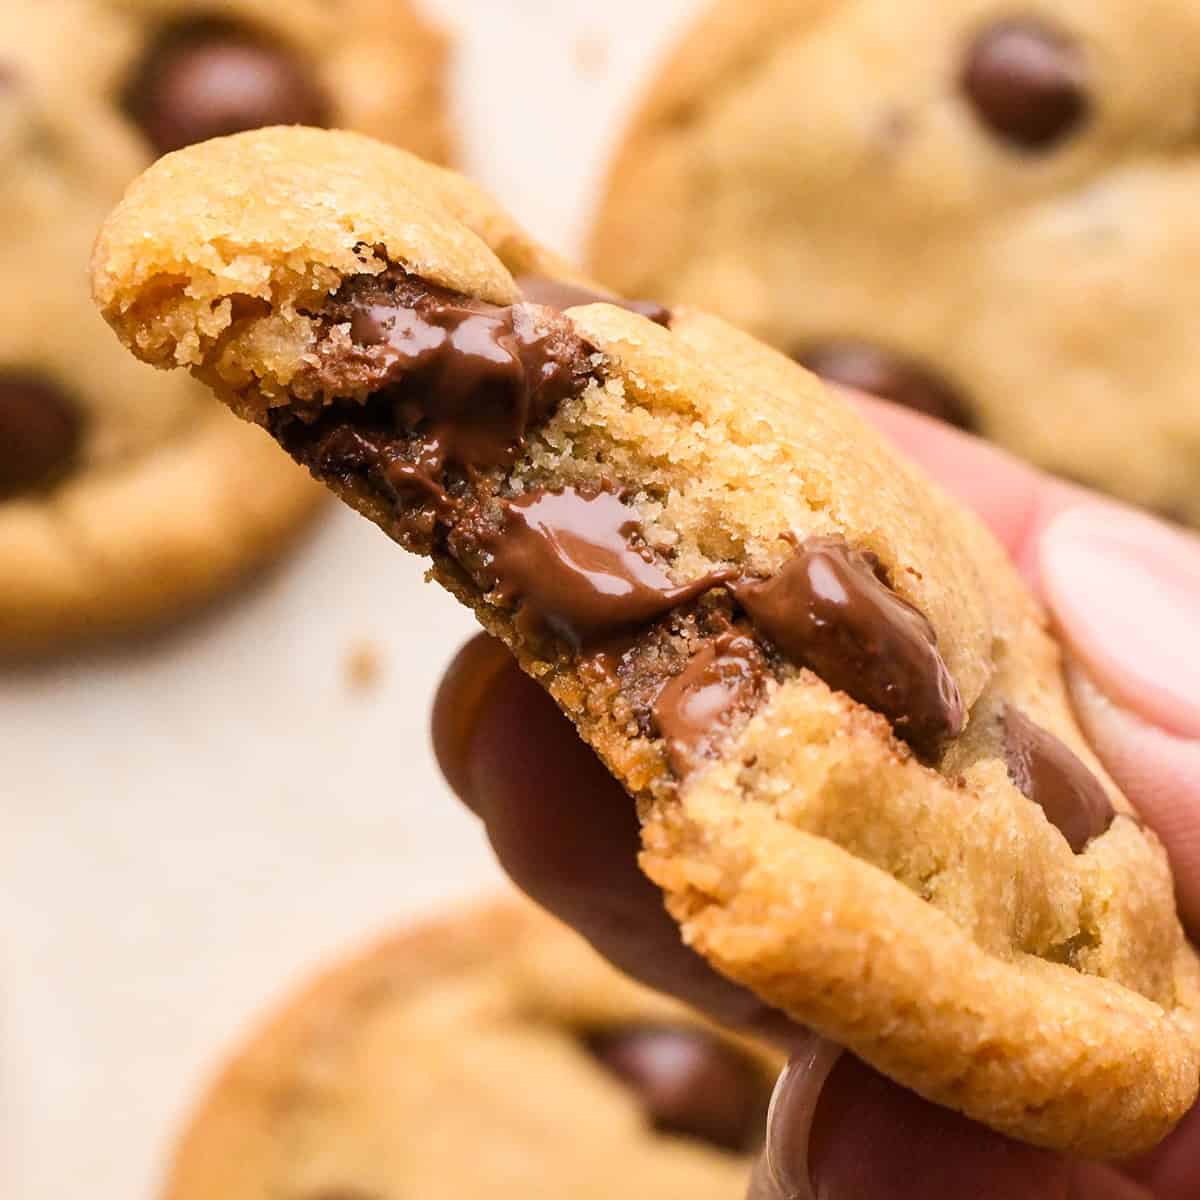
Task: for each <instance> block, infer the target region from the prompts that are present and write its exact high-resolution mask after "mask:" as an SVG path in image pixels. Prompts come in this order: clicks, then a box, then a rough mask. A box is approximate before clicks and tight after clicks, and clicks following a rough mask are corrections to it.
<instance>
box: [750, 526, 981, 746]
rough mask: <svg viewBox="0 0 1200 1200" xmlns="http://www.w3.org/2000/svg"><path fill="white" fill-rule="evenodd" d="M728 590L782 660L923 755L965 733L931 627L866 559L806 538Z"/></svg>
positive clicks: (832, 542)
mask: <svg viewBox="0 0 1200 1200" xmlns="http://www.w3.org/2000/svg"><path fill="white" fill-rule="evenodd" d="M734 595H735V596H736V597H737V600H738V603H739V604H741V605H742V607H743V608H744V609H745V610H746V612H747V613H748V614H749V615H750V618H751V620H753V622H754V624H755V625H756V626H757V627H758V629H759V630H760V631H761V632H762V633H763V634H764V635H765V636H766V637H768V638H770V639H771V641H773V642H774V643H775V645H777V646H778V647H779V649H780V650H782V651H783V653H784V654H786V655H787V656H788V658H790V659H791V660H792V661H793V662H794V663H796V664H797V665H798V666H803V667H808V668H809V669H810V670H812V671H814V672H815V673H816V674H817V675H819V676H820V677H821V678H822V679H823V680H824V681H825V682H826V683H827V684H828V685H829V686H830V687H831V688H834V689H835V690H837V691H841V692H845V693H846V695H848V696H850V697H852V698H853V699H855V700H857V701H858V702H859V703H860V704H865V705H866V706H867V707H868V708H872V709H874V710H875V711H876V712H879V713H882V714H883V715H884V716H885V717H887V719H888V720H889V721H890V722H891V723H892V727H893V729H894V730H895V732H896V735H897V736H898V737H900V738H902V739H903V740H904V741H906V742H908V744H909V745H910V746H912V748H913V749H914V750H915V751H916V752H917V753H918V754H919V755H920V756H921V757H922V758H924V759H926V760H930V761H932V760H933V759H935V758H936V757H937V754H938V752H939V750H940V749H941V747H942V745H943V744H944V743H945V741H946V740H947V739H948V738H951V737H955V736H957V735H958V734H959V733H961V732H962V729H963V726H964V724H965V722H966V713H965V710H964V707H963V702H962V697H961V696H960V694H959V691H958V685H957V684H956V683H955V682H954V678H953V676H951V674H950V671H949V669H948V668H947V666H946V663H945V661H944V660H943V658H942V656H941V654H940V653H939V652H938V648H937V635H936V634H935V633H934V630H933V626H932V625H930V623H929V621H928V620H926V618H925V616H924V614H922V613H920V612H918V611H917V610H916V609H915V608H914V607H913V606H912V605H911V604H909V603H908V602H907V601H905V600H902V599H901V598H900V597H899V596H898V595H896V593H895V592H894V591H892V589H891V588H890V587H888V586H887V584H886V583H885V582H884V581H883V579H882V578H881V577H880V572H879V568H878V563H877V561H876V560H875V559H874V557H873V556H870V555H867V554H864V553H863V552H862V551H860V550H854V549H851V548H850V547H849V546H847V545H846V543H845V542H843V541H842V540H841V539H840V538H830V537H820V538H810V539H809V540H808V541H806V542H804V543H803V544H802V545H801V546H799V547H798V549H797V550H796V553H795V554H794V555H793V556H792V557H791V558H790V559H789V560H788V561H787V562H786V563H785V564H784V566H783V568H782V569H781V570H780V571H779V572H778V573H777V574H776V575H774V576H772V577H771V578H770V579H767V580H763V581H761V582H750V583H741V584H739V585H738V586H737V587H736V588H735V589H734Z"/></svg>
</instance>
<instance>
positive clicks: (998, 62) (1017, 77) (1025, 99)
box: [962, 20, 1090, 151]
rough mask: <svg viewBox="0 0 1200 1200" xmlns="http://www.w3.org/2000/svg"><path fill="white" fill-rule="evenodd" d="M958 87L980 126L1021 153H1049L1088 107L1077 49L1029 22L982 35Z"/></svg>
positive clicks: (1004, 25)
mask: <svg viewBox="0 0 1200 1200" xmlns="http://www.w3.org/2000/svg"><path fill="white" fill-rule="evenodd" d="M962 86H963V88H964V90H965V91H966V94H967V96H968V97H969V98H970V100H971V103H972V105H973V106H974V108H975V112H976V113H977V115H978V116H979V119H980V120H981V121H982V122H983V123H984V125H986V126H987V127H988V129H990V130H991V131H992V132H993V133H994V134H996V135H997V136H998V137H1000V138H1002V139H1004V140H1005V141H1006V142H1009V143H1011V144H1012V145H1014V146H1018V147H1020V148H1021V149H1023V150H1029V151H1040V150H1049V149H1051V148H1052V147H1053V146H1055V145H1057V144H1058V143H1060V142H1061V141H1063V139H1064V138H1066V137H1067V136H1069V135H1070V134H1071V133H1073V132H1074V131H1075V130H1076V129H1078V128H1079V127H1080V125H1081V124H1082V123H1083V121H1084V119H1085V118H1086V117H1087V115H1088V111H1089V108H1090V101H1089V98H1088V94H1087V88H1086V72H1085V69H1084V64H1083V59H1082V56H1081V55H1080V53H1079V50H1078V48H1077V47H1076V46H1075V45H1073V44H1072V43H1071V42H1070V41H1069V40H1068V39H1067V38H1065V37H1064V36H1063V35H1062V34H1060V33H1058V32H1057V31H1055V30H1053V29H1050V28H1048V27H1047V26H1045V25H1043V24H1041V23H1039V22H1037V21H1034V20H1010V21H1004V22H1001V23H1000V24H998V25H993V26H992V27H991V28H990V29H987V30H985V31H984V32H983V33H982V34H981V35H980V36H979V37H978V38H977V40H976V41H975V44H974V46H972V48H971V52H970V55H969V57H968V59H967V63H966V67H965V69H964V71H963V77H962Z"/></svg>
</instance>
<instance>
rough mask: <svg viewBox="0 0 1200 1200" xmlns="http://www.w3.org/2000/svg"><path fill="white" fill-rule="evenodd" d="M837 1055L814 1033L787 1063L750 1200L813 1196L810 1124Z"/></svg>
mask: <svg viewBox="0 0 1200 1200" xmlns="http://www.w3.org/2000/svg"><path fill="white" fill-rule="evenodd" d="M841 1054H842V1051H841V1048H840V1047H839V1046H835V1045H833V1043H832V1042H827V1041H825V1039H824V1038H821V1037H817V1036H816V1035H815V1034H814V1035H813V1036H812V1037H811V1039H810V1040H809V1041H808V1042H806V1044H805V1045H804V1046H802V1047H801V1048H800V1049H799V1050H798V1051H796V1053H794V1054H793V1055H792V1057H791V1059H790V1060H789V1061H788V1065H787V1066H786V1067H785V1068H784V1070H783V1074H782V1075H780V1077H779V1081H778V1082H777V1083H776V1084H775V1092H774V1094H773V1095H772V1097H771V1108H770V1111H769V1113H768V1115H767V1141H766V1147H765V1148H764V1150H763V1156H762V1160H761V1162H760V1163H759V1166H758V1169H757V1170H756V1172H755V1180H754V1183H753V1185H752V1187H751V1192H750V1195H751V1198H752V1200H812V1198H813V1196H814V1194H815V1193H814V1192H813V1186H812V1179H811V1172H810V1165H809V1164H810V1160H809V1147H810V1142H811V1140H812V1130H813V1122H814V1120H815V1118H816V1115H817V1104H818V1102H819V1101H820V1099H821V1092H822V1090H823V1089H824V1087H825V1084H826V1082H827V1081H828V1079H829V1073H830V1072H831V1071H832V1070H833V1067H834V1064H835V1063H836V1062H837V1060H838V1059H839V1058H840V1057H841ZM755 1188H757V1189H759V1190H758V1191H755V1190H754V1189H755Z"/></svg>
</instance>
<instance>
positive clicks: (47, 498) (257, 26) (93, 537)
mask: <svg viewBox="0 0 1200 1200" xmlns="http://www.w3.org/2000/svg"><path fill="white" fill-rule="evenodd" d="M65 45H73V46H77V47H78V48H79V51H78V53H75V54H70V55H65V54H64V53H63V47H64V46H65ZM443 59H444V47H443V43H442V40H441V38H440V35H438V34H436V33H433V32H431V31H429V30H427V29H426V28H425V27H424V25H423V24H422V23H421V22H419V21H418V20H417V19H416V17H415V16H414V15H413V14H411V13H410V11H409V9H408V7H407V5H406V4H390V3H385V2H384V0H352V2H351V3H348V4H342V5H340V6H338V8H337V10H336V12H335V11H334V10H333V8H332V7H331V6H330V5H328V4H325V3H319V2H316V0H298V2H296V3H289V4H288V5H287V6H286V13H284V12H283V10H282V9H281V7H280V6H279V5H277V4H274V5H273V4H267V3H264V2H262V0H220V2H208V0H6V3H5V4H4V6H3V9H2V11H0V160H2V161H3V163H4V165H5V188H4V193H3V196H2V197H0V227H2V228H3V231H4V232H3V234H0V266H2V268H3V275H4V278H5V280H6V281H7V284H8V286H7V290H6V292H5V296H4V298H3V299H2V300H0V653H9V652H12V653H16V654H21V653H25V652H28V651H34V650H40V649H44V648H49V647H53V646H56V645H59V644H62V643H65V642H67V641H70V640H72V639H74V638H76V637H78V636H87V635H93V634H101V633H110V632H117V631H121V630H126V629H132V628H136V627H140V626H142V625H143V624H147V623H151V622H155V621H158V620H160V619H163V618H166V617H169V616H172V615H174V614H175V613H177V612H178V611H180V610H182V609H184V608H186V607H188V606H190V605H191V604H192V603H194V602H197V601H199V600H201V599H203V598H205V597H207V596H209V595H211V594H213V593H214V592H216V591H218V590H219V589H221V588H223V587H226V586H228V585H229V584H231V583H232V582H233V581H234V580H235V579H236V578H237V577H239V576H240V575H242V574H243V573H244V572H245V571H246V570H247V569H249V568H250V567H252V566H253V565H254V564H256V563H258V562H261V561H263V560H265V559H267V558H269V557H272V556H273V555H274V554H275V553H276V552H277V551H279V550H280V549H282V548H283V547H284V546H286V545H287V544H288V540H289V536H290V535H291V534H293V533H294V532H295V531H296V530H297V529H298V528H299V527H300V526H301V525H302V524H303V522H304V520H305V518H306V517H307V516H308V515H309V514H310V513H311V512H312V511H313V509H314V506H315V505H316V503H317V501H318V500H319V498H320V490H319V489H317V488H314V487H313V485H312V483H311V481H310V480H308V479H307V478H305V476H304V474H303V473H302V472H299V471H297V470H296V469H295V468H294V466H293V465H292V464H290V463H288V462H287V460H286V458H284V457H283V456H282V455H280V454H279V453H278V451H277V450H276V448H275V447H273V446H272V445H271V444H270V441H269V440H268V439H267V438H265V437H263V436H262V435H261V434H259V433H257V432H256V431H253V430H247V429H244V428H242V427H240V426H239V425H238V423H237V422H236V421H231V420H230V419H229V415H228V413H226V412H224V411H223V410H222V409H221V408H220V407H219V406H217V405H214V404H213V403H212V400H211V397H209V396H207V395H206V394H205V392H204V389H203V388H200V387H198V386H197V385H196V384H195V383H193V382H192V381H190V380H187V379H185V378H183V377H175V378H172V377H169V376H165V375H160V374H155V373H154V372H152V371H148V370H146V369H144V368H141V367H139V366H138V365H137V364H135V363H133V362H131V361H130V360H129V358H128V356H126V355H123V354H119V353H114V350H113V347H112V345H111V339H110V337H109V335H108V332H107V330H106V329H105V328H104V324H103V322H102V321H98V320H97V319H96V314H95V311H94V309H93V307H92V305H91V303H90V301H89V297H88V287H87V278H86V271H87V266H86V264H87V261H88V257H89V255H90V253H91V248H92V244H93V242H94V240H95V236H96V232H97V230H98V229H99V227H100V224H101V222H102V221H103V219H104V216H105V215H106V213H107V212H108V211H109V210H110V209H111V208H112V206H113V204H115V203H116V202H117V200H118V199H119V198H120V195H121V191H122V189H123V188H124V187H125V186H126V185H127V184H128V183H129V181H130V180H131V179H133V178H134V177H135V176H136V175H137V174H138V173H139V172H140V171H142V170H143V169H145V167H146V166H147V165H148V164H149V163H150V162H151V161H153V159H154V158H155V157H157V155H158V154H159V153H160V152H162V151H163V150H165V149H169V148H173V147H175V146H178V145H182V144H184V143H186V142H188V141H192V140H196V139H203V138H208V137H211V136H213V135H215V134H221V133H229V132H233V131H234V130H237V129H241V128H246V127H249V126H252V125H261V124H264V123H265V124H271V125H274V124H278V123H280V122H283V121H296V120H304V121H310V122H311V121H319V120H327V121H330V122H334V121H336V122H338V123H341V124H349V125H352V126H358V127H361V128H364V129H367V130H368V131H370V132H372V133H375V134H378V135H379V136H383V137H387V138H390V139H399V140H406V141H407V142H408V143H409V144H411V145H413V146H414V147H416V148H419V149H420V150H421V151H422V152H424V153H426V154H430V155H434V156H442V155H444V154H445V153H446V151H447V149H448V146H447V136H446V130H445V124H444V120H445V118H444V115H443V107H442V94H441V86H442V76H443ZM248 496H253V497H254V500H253V502H252V503H251V505H250V506H249V507H247V506H246V504H245V503H244V501H245V499H246V498H247V497H248Z"/></svg>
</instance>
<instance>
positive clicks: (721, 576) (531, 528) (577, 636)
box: [482, 488, 730, 650]
mask: <svg viewBox="0 0 1200 1200" xmlns="http://www.w3.org/2000/svg"><path fill="white" fill-rule="evenodd" d="M638 532H639V526H638V518H637V514H636V512H635V511H634V510H633V509H632V508H630V507H629V505H627V504H626V503H625V502H624V501H622V500H621V499H620V498H619V497H618V496H615V495H613V494H612V493H611V492H599V493H598V494H596V495H594V496H585V495H584V494H583V493H581V492H579V491H576V490H575V489H574V488H565V489H564V490H563V491H561V492H545V491H536V492H531V493H529V494H528V495H525V496H521V497H518V498H517V499H515V500H511V501H508V502H506V503H505V506H504V520H503V523H502V525H501V528H500V530H499V532H497V533H495V534H491V535H485V536H484V538H483V539H482V541H483V544H484V545H485V547H486V548H487V549H488V550H489V551H490V552H491V555H492V562H491V568H490V570H491V574H492V575H493V577H494V579H495V593H496V598H497V599H499V600H501V601H503V602H504V603H508V604H518V605H519V606H520V612H519V613H518V616H517V623H518V626H519V627H520V628H521V630H522V631H523V632H525V633H546V632H550V633H554V634H556V635H557V636H558V637H561V638H562V639H563V640H564V641H565V642H567V643H568V644H569V645H570V646H571V647H572V648H574V649H575V650H580V649H584V648H588V647H594V646H596V645H597V644H598V643H600V642H602V641H603V640H604V639H606V638H609V637H612V636H613V635H615V634H617V633H619V632H621V631H623V630H629V629H633V628H636V627H637V626H639V625H644V624H646V623H647V622H649V621H652V620H654V618H655V617H659V616H662V615H663V614H664V613H666V612H669V611H670V610H671V609H673V608H676V607H678V606H679V605H681V604H686V603H688V602H689V601H691V600H694V599H696V598H697V597H699V596H701V595H702V594H703V593H704V592H706V591H708V590H709V589H710V588H712V587H715V586H717V585H718V584H720V583H723V582H725V581H726V580H728V579H729V578H730V574H729V573H728V572H716V573H713V574H710V575H705V576H703V577H702V578H700V579H697V580H694V581H693V582H691V583H687V584H683V585H676V584H673V583H672V582H671V579H670V577H669V576H668V575H667V573H666V571H664V570H663V568H662V566H661V565H660V564H659V563H658V562H657V561H656V559H655V556H654V554H653V553H652V552H651V551H650V550H649V549H648V548H645V547H641V548H639V547H637V546H635V544H634V541H633V539H634V538H635V537H636V535H637V534H638Z"/></svg>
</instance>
